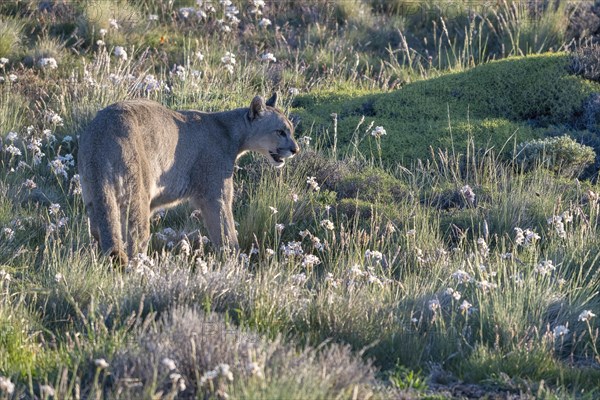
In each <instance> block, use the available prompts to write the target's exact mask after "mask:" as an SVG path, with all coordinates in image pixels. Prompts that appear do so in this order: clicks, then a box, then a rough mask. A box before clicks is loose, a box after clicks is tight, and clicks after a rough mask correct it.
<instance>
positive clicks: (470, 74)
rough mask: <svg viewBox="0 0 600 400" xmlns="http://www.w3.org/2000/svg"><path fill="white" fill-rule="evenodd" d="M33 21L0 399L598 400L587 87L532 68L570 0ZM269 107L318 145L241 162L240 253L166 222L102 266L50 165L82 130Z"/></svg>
mask: <svg viewBox="0 0 600 400" xmlns="http://www.w3.org/2000/svg"><path fill="white" fill-rule="evenodd" d="M50 3H51V4H50ZM50 3H49V4H48V6H47V7H46V6H44V7H40V6H39V4H38V2H32V1H22V2H17V3H7V4H3V5H1V6H0V14H1V15H2V21H3V22H1V24H2V25H0V31H2V30H4V31H6V32H8V33H7V35H4V36H2V37H1V38H0V57H1V56H2V55H3V54H9V55H8V57H9V58H10V60H9V62H8V63H6V65H5V66H4V67H0V77H2V78H3V83H0V377H2V378H3V379H10V380H11V382H13V383H14V384H15V391H14V393H12V394H9V393H6V391H5V389H4V388H3V386H2V385H0V398H20V397H28V398H29V397H34V396H35V397H37V398H50V397H54V398H75V397H79V398H109V399H113V398H114V399H128V398H226V397H227V396H229V398H265V399H271V398H272V399H279V398H282V397H286V398H298V399H329V398H340V399H346V398H347V399H351V398H375V399H387V398H403V397H407V398H436V399H441V398H448V396H450V394H449V393H450V391H451V390H454V391H456V392H455V393H460V391H461V390H462V388H467V389H468V390H470V391H472V392H473V393H476V394H477V393H479V394H480V395H483V394H489V395H491V396H493V395H496V394H497V395H499V396H500V395H512V396H522V395H524V394H527V395H531V396H537V397H540V398H594V397H597V395H598V391H597V390H598V389H597V388H598V384H599V381H600V376H599V375H598V365H600V352H599V351H598V345H599V344H600V343H599V341H598V335H599V332H600V331H599V329H600V325H599V324H600V319H599V318H598V317H595V318H591V319H589V320H587V321H584V320H582V319H581V317H580V316H581V315H586V314H585V313H584V311H586V310H590V311H592V312H593V313H595V314H599V315H600V297H599V296H598V292H599V290H600V274H599V273H598V271H599V269H598V268H599V266H600V257H599V256H598V253H599V250H600V239H598V237H599V233H600V232H599V227H598V221H599V202H598V193H599V192H600V187H599V186H598V185H597V183H596V182H595V181H591V180H586V179H584V178H583V177H584V176H594V174H595V173H596V170H595V169H594V168H595V166H593V167H591V169H587V170H585V173H586V174H587V175H580V172H581V171H582V170H583V169H584V167H585V166H586V165H587V164H589V162H590V161H591V160H592V158H593V157H594V154H593V152H592V151H591V150H590V149H589V148H586V147H582V146H579V145H578V144H576V142H574V141H571V140H569V139H566V138H563V137H562V135H565V134H566V135H570V137H572V138H575V140H576V141H577V143H584V144H588V145H591V146H592V147H594V148H595V149H596V150H598V146H597V143H600V142H599V141H598V140H596V139H595V136H596V135H597V133H598V132H597V126H595V125H594V124H593V123H592V122H590V120H591V119H590V115H591V116H593V112H594V109H593V107H594V104H593V102H590V99H591V97H590V95H591V94H592V93H595V92H598V91H600V87H599V86H598V84H597V83H592V82H591V81H587V80H585V79H583V78H581V77H579V76H575V75H572V74H571V73H570V71H569V69H568V68H567V67H568V65H569V62H570V61H569V60H570V55H568V54H565V53H560V52H558V53H555V52H550V53H543V54H537V53H540V52H542V51H544V50H546V49H548V48H549V47H553V48H554V49H559V48H560V47H561V46H562V45H563V44H564V43H565V42H566V41H567V39H568V38H567V37H566V30H565V26H564V21H565V18H564V17H565V13H566V10H565V8H564V6H563V5H561V6H560V7H558V8H554V7H548V8H547V9H544V10H538V11H539V14H536V15H537V16H538V17H539V18H537V19H536V18H530V17H532V16H534V15H533V14H529V13H531V12H533V11H532V10H527V9H526V8H524V7H523V5H522V4H517V5H514V7H513V5H512V4H509V3H505V4H501V5H499V6H497V7H493V8H490V9H489V10H486V12H485V13H484V12H482V13H480V14H477V15H474V16H473V19H472V20H469V18H468V12H467V11H468V10H467V9H466V8H464V7H462V6H463V5H464V4H463V3H460V4H459V5H460V6H461V7H462V8H461V7H458V6H457V7H456V8H454V9H452V10H450V9H448V8H444V5H445V4H446V3H443V2H439V1H437V0H436V1H431V2H428V3H427V4H424V5H423V7H425V10H429V11H435V13H417V14H415V13H412V14H410V15H407V14H406V8H405V6H406V5H407V4H408V3H406V2H405V1H402V0H398V1H394V2H386V3H385V4H384V3H382V2H380V1H374V0H373V1H371V0H369V1H367V0H365V1H359V2H344V1H336V2H328V1H322V0H318V1H312V0H311V1H308V0H301V1H296V2H295V3H294V5H295V7H291V6H289V4H286V3H284V2H270V3H269V2H267V3H268V4H267V5H266V6H265V7H264V9H263V10H262V12H263V14H262V16H259V15H257V14H256V13H251V12H250V10H251V7H250V5H249V3H248V2H245V1H235V2H234V3H235V5H236V7H237V9H238V11H239V12H238V13H237V14H236V15H237V17H236V18H239V19H240V22H239V24H237V26H236V24H235V23H232V22H231V20H232V18H231V17H227V16H226V15H225V14H226V11H227V10H226V9H224V7H223V6H222V4H221V3H220V2H213V5H214V7H215V11H214V12H212V11H210V10H209V9H208V8H206V7H207V6H203V7H204V8H202V10H203V11H205V12H206V13H207V15H206V18H201V19H198V18H197V17H195V13H194V15H193V16H192V17H191V18H190V17H189V16H188V18H185V17H184V15H183V12H182V11H181V10H180V8H181V7H196V3H195V2H193V1H187V0H186V1H175V2H172V3H170V2H158V1H154V0H138V1H135V2H128V3H125V2H121V1H111V2H103V3H102V4H93V3H89V4H88V3H85V4H75V3H66V4H62V3H60V2H59V3H55V2H50ZM296 6H297V7H296ZM413 6H414V4H413ZM150 14H155V15H156V18H152V19H149V18H148V17H149V16H150ZM263 16H264V17H266V18H269V19H270V20H271V22H272V25H271V26H260V25H259V21H260V20H261V18H262V17H263ZM5 17H6V18H5ZM110 18H115V19H116V20H117V23H118V25H119V29H116V28H115V27H114V26H113V27H111V25H110V21H109V19H110ZM220 19H223V22H219V20H220ZM7 21H8V22H7ZM223 23H225V24H227V26H229V27H230V28H231V31H230V32H228V31H227V30H226V29H223V28H221V24H223ZM276 25H277V27H276ZM100 29H108V31H107V33H106V34H105V37H104V42H105V43H104V44H98V43H97V40H99V39H101V34H100ZM200 32H201V33H202V34H201V35H200V34H199V33H200ZM533 32H540V35H538V36H536V35H535V34H533ZM11 35H13V36H11ZM15 35H16V36H15ZM0 36H1V35H0ZM9 37H11V38H13V39H14V38H17V39H19V40H18V41H14V40H12V39H11V41H10V43H9V42H8V41H7V39H6V38H9ZM423 38H426V39H427V40H425V39H423ZM12 43H16V44H17V45H16V46H13V45H12ZM502 44H504V47H502ZM115 46H124V48H125V50H126V51H127V53H128V59H127V60H120V59H118V58H117V57H116V56H115V55H114V49H115ZM224 49H225V50H224ZM198 51H200V52H201V53H202V55H203V58H202V59H200V58H199V57H198V55H197V52H198ZM225 51H231V52H233V53H235V54H236V60H237V62H236V64H235V65H234V66H233V70H232V72H231V73H230V72H228V71H227V70H226V69H225V67H224V65H223V62H222V61H221V58H222V57H223V56H224V52H225ZM2 52H4V53H2ZM265 52H272V53H273V54H274V55H275V57H277V59H278V61H277V62H276V63H268V64H267V63H265V62H263V61H261V55H262V54H263V53H265ZM523 54H524V55H525V56H521V57H512V56H518V55H523ZM428 55H431V59H429V58H428ZM505 56H511V57H509V58H505ZM40 57H54V58H55V59H56V61H57V64H58V68H57V69H43V68H41V67H40V65H39V64H38V60H39V58H40ZM492 59H494V60H495V61H491V60H492ZM177 67H179V68H177ZM13 75H14V76H13ZM15 77H16V79H15ZM153 79H154V80H153ZM273 90H278V91H279V93H280V95H281V96H280V97H281V99H282V101H283V103H282V104H283V106H282V109H283V110H284V111H285V112H286V113H288V114H289V115H290V116H291V117H293V118H296V122H299V126H298V129H297V136H298V137H301V136H305V135H306V136H310V137H311V140H310V144H307V143H306V142H307V141H309V139H306V138H304V139H303V142H304V144H302V152H301V153H300V154H299V155H298V156H297V157H295V158H294V159H293V160H290V161H289V162H288V163H287V165H286V166H285V167H284V168H282V169H277V170H275V169H273V168H271V167H270V166H269V165H268V163H267V162H266V161H265V160H264V159H263V158H262V157H260V156H254V155H253V156H245V157H244V158H242V159H241V160H239V163H238V164H239V167H240V169H239V170H237V171H236V176H235V207H234V214H235V220H236V222H237V225H236V229H237V231H238V235H239V239H240V244H241V247H242V249H243V251H244V252H245V255H244V256H240V257H235V256H231V255H227V254H222V253H218V252H214V251H213V250H212V249H211V248H210V246H205V245H204V244H203V242H202V236H203V235H206V231H205V229H204V227H203V225H202V221H201V219H200V218H198V217H197V214H196V213H194V210H193V209H191V208H190V206H187V205H182V206H179V207H177V208H175V209H172V210H169V211H167V212H166V213H165V214H157V215H155V216H154V217H153V218H152V232H153V233H154V237H153V239H152V246H151V251H150V252H149V254H148V256H149V258H148V259H147V260H145V261H143V262H141V263H140V264H139V265H133V264H132V265H130V266H129V267H128V268H126V269H125V271H118V270H115V269H113V268H112V266H111V265H110V262H109V260H107V259H105V258H104V257H102V256H101V255H100V254H99V250H98V247H97V245H96V244H95V243H94V242H93V240H92V239H91V238H90V237H89V233H88V228H87V221H86V219H85V209H84V206H83V199H82V198H81V194H80V193H79V191H78V190H77V178H76V173H77V159H76V157H73V159H71V156H73V155H76V154H77V135H79V134H81V133H82V132H83V129H84V128H85V126H86V124H87V123H88V122H89V120H90V119H91V118H93V116H94V114H95V113H96V112H97V111H98V110H99V109H101V108H103V107H105V106H107V105H108V104H111V103H113V102H116V101H119V100H122V99H126V98H132V97H148V98H151V99H154V100H157V101H159V102H161V103H163V104H165V105H167V106H168V107H171V108H174V109H188V108H196V109H201V110H205V111H215V110H224V109H229V108H234V107H245V106H247V105H248V104H249V102H250V100H251V99H252V97H253V96H255V95H256V94H262V95H269V94H270V93H271V92H272V91H273ZM590 113H591V114H590ZM332 114H335V115H332ZM52 115H58V116H60V117H61V119H62V121H59V120H57V119H56V118H55V119H54V121H52V120H51V118H50V117H51V116H52ZM334 121H335V124H337V125H336V127H335V128H334ZM377 126H383V127H384V128H385V130H386V131H387V134H386V135H384V136H382V137H380V138H375V137H373V136H371V135H370V133H371V131H372V130H373V129H375V127H377ZM584 129H585V130H584ZM9 132H14V133H15V134H16V138H15V134H13V133H11V134H10V135H9ZM554 136H561V138H559V139H554V138H553V137H554ZM68 137H71V140H70V141H69V138H68ZM533 139H541V141H532V140H533ZM523 142H528V145H527V146H528V147H520V146H519V144H520V143H523ZM13 146H14V147H13ZM523 146H525V145H523ZM15 149H18V150H19V151H20V153H21V155H16V150H15ZM515 151H516V153H515ZM11 152H12V153H15V154H14V155H13V154H12V153H11ZM51 163H52V164H51ZM60 163H62V166H63V167H64V168H65V170H64V174H63V173H62V172H61V171H59V170H56V167H57V166H60V165H58V164H60ZM52 166H54V170H53V167H52ZM574 178H578V179H574ZM308 181H311V182H314V183H316V184H318V185H319V187H320V188H319V190H315V187H314V186H311V184H309V183H308ZM32 182H33V183H32ZM314 183H313V185H314ZM33 186H35V187H33ZM473 196H474V197H473ZM56 204H58V205H60V209H58V211H57V206H56ZM50 210H52V212H51V211H50ZM274 210H276V212H275V211H274ZM549 221H550V222H549ZM279 224H281V225H279ZM330 225H331V226H330ZM278 227H279V228H278ZM331 227H332V228H331ZM281 228H282V229H281ZM519 232H522V233H523V235H524V236H525V235H527V234H530V235H533V234H532V233H531V232H535V234H537V235H539V237H537V236H536V238H534V239H531V236H530V237H529V239H527V238H525V237H524V236H519ZM165 238H166V239H165ZM169 241H172V242H173V243H172V244H173V246H170V244H169ZM188 242H189V243H190V244H191V245H192V249H191V251H186V246H185V245H186V244H187V243H188ZM309 255H310V256H313V257H316V259H317V260H318V262H315V261H314V258H313V261H312V262H309V261H310V258H309V257H307V256H309ZM550 262H551V264H550ZM463 301H466V302H467V303H463ZM461 306H462V308H461ZM582 313H584V314H582ZM562 327H565V328H567V329H568V332H566V331H565V330H564V328H562ZM559 329H563V330H562V332H566V333H564V335H562V336H561V335H558V333H556V332H559ZM555 333H556V334H555ZM105 363H106V364H107V365H106V364H105ZM172 365H174V368H173V369H171V366H172ZM229 372H231V376H230V375H229ZM5 382H6V381H5V380H0V383H2V384H5ZM467 385H468V386H467ZM4 387H9V386H4ZM52 390H53V391H54V392H55V393H54V396H50V394H49V393H50V392H51V391H52Z"/></svg>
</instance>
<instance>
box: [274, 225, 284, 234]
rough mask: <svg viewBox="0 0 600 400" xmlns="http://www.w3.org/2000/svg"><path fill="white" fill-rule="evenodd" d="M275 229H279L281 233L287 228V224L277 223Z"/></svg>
mask: <svg viewBox="0 0 600 400" xmlns="http://www.w3.org/2000/svg"><path fill="white" fill-rule="evenodd" d="M275 229H276V230H277V232H279V233H281V232H283V230H284V229H285V225H284V224H275Z"/></svg>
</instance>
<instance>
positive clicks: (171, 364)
mask: <svg viewBox="0 0 600 400" xmlns="http://www.w3.org/2000/svg"><path fill="white" fill-rule="evenodd" d="M161 364H162V365H164V366H165V367H166V368H167V369H168V370H169V371H173V370H174V369H177V365H176V364H175V361H174V360H172V359H171V358H169V357H165V358H163V359H162V361H161Z"/></svg>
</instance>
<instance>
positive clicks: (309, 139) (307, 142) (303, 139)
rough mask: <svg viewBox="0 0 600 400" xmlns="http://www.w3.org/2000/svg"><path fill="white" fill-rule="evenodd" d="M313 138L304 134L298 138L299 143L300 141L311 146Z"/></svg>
mask: <svg viewBox="0 0 600 400" xmlns="http://www.w3.org/2000/svg"><path fill="white" fill-rule="evenodd" d="M311 140H312V138H311V137H310V136H302V137H301V138H299V139H298V143H300V144H301V145H303V146H310V141H311Z"/></svg>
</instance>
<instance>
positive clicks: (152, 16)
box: [148, 14, 158, 21]
mask: <svg viewBox="0 0 600 400" xmlns="http://www.w3.org/2000/svg"><path fill="white" fill-rule="evenodd" d="M148 21H158V15H156V14H150V15H148Z"/></svg>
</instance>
